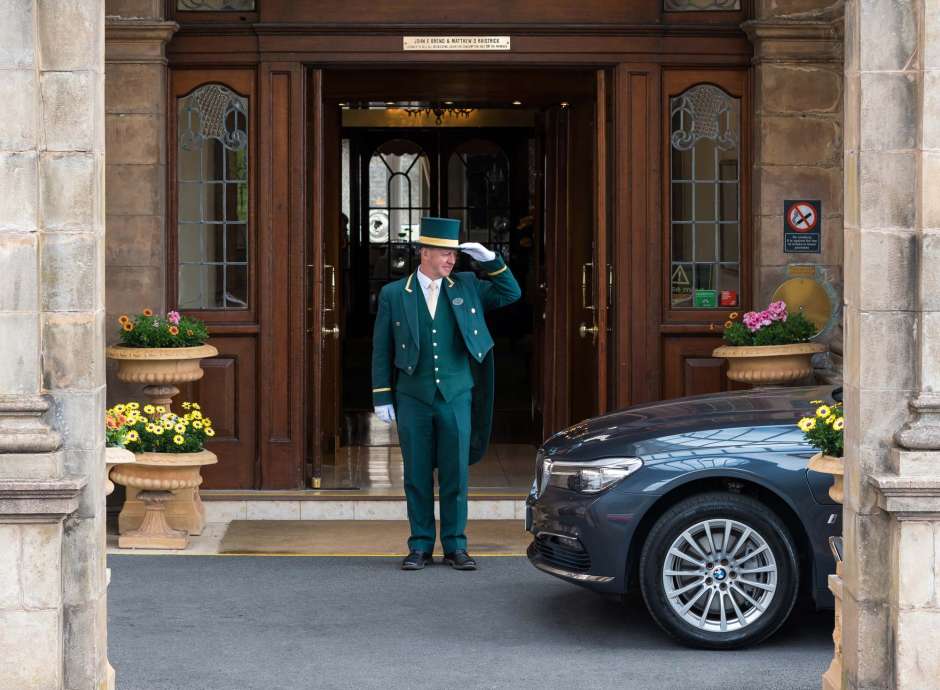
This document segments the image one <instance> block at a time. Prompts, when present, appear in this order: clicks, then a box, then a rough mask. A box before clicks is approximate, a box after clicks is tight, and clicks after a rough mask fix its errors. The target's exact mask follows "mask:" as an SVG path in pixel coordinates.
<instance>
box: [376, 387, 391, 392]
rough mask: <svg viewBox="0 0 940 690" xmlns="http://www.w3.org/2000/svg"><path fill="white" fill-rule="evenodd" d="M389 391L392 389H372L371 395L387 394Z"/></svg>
mask: <svg viewBox="0 0 940 690" xmlns="http://www.w3.org/2000/svg"><path fill="white" fill-rule="evenodd" d="M390 390H392V389H391V388H373V389H372V392H373V393H387V392H389V391H390Z"/></svg>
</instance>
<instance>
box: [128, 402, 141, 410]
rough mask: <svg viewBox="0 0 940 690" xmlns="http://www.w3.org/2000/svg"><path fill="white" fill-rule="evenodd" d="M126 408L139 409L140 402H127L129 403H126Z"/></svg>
mask: <svg viewBox="0 0 940 690" xmlns="http://www.w3.org/2000/svg"><path fill="white" fill-rule="evenodd" d="M127 408H128V409H130V410H139V409H140V403H139V402H129V403H127Z"/></svg>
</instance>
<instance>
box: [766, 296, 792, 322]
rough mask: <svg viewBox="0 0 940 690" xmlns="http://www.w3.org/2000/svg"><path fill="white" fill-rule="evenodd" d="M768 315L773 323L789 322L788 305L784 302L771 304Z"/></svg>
mask: <svg viewBox="0 0 940 690" xmlns="http://www.w3.org/2000/svg"><path fill="white" fill-rule="evenodd" d="M767 314H769V316H770V318H771V319H772V320H773V321H786V320H787V303H786V302H784V301H783V300H779V301H777V302H771V303H770V305H768V307H767Z"/></svg>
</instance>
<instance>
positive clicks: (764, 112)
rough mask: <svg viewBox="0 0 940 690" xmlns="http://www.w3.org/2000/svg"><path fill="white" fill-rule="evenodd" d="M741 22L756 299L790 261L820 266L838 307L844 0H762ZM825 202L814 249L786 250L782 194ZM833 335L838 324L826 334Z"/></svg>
mask: <svg viewBox="0 0 940 690" xmlns="http://www.w3.org/2000/svg"><path fill="white" fill-rule="evenodd" d="M755 9H756V12H755V19H754V20H753V21H750V22H747V23H746V24H745V25H744V29H745V30H746V31H747V32H748V35H749V36H750V38H751V40H752V41H753V43H754V124H753V131H754V161H753V163H754V165H753V175H752V180H753V190H754V192H753V199H752V209H753V216H752V219H753V231H754V236H755V254H754V266H755V272H754V275H755V278H754V281H755V284H754V295H755V300H754V302H755V307H760V306H762V305H766V304H767V303H768V302H769V301H770V299H771V297H772V295H773V293H774V291H775V290H776V289H777V287H779V286H780V284H781V283H783V282H784V281H785V280H787V279H788V278H789V277H791V276H790V275H789V266H790V265H792V264H812V265H814V266H817V267H818V268H817V277H818V278H819V279H822V280H823V281H824V282H825V283H827V284H828V285H829V287H830V288H831V290H832V291H833V294H834V295H835V298H836V304H834V305H833V306H834V307H835V308H836V309H838V306H839V303H840V302H841V290H842V255H843V247H842V221H843V210H842V127H843V125H842V119H843V111H842V101H843V86H842V82H843V76H842V15H841V2H829V1H827V0H815V1H814V0H759V1H758V2H757V3H756V8H755ZM801 198H806V199H819V200H820V201H821V202H822V221H821V222H822V246H821V253H820V254H787V253H784V251H783V223H784V219H783V203H784V201H785V200H786V199H801ZM823 339H825V340H827V341H829V342H833V341H836V344H837V349H841V348H840V347H838V345H839V342H840V340H841V330H840V329H839V328H838V326H837V324H836V327H835V328H832V329H830V330H829V331H827V332H826V333H825V334H824V335H823Z"/></svg>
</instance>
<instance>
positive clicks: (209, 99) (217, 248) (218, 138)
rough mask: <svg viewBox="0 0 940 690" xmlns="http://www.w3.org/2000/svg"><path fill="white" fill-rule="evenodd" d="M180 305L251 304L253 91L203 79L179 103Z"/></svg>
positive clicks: (237, 306) (232, 306)
mask: <svg viewBox="0 0 940 690" xmlns="http://www.w3.org/2000/svg"><path fill="white" fill-rule="evenodd" d="M177 116H178V127H177V132H178V137H177V157H176V158H177V224H178V236H177V237H178V239H177V247H178V254H177V256H178V260H179V295H178V306H179V307H180V308H181V309H247V308H248V99H247V98H244V97H242V96H239V95H238V94H236V93H234V92H233V91H231V90H230V89H227V88H226V87H224V86H222V85H220V84H207V85H205V86H201V87H199V88H198V89H196V90H195V91H193V92H192V93H190V94H189V95H187V96H185V97H183V98H180V99H179V102H178V107H177Z"/></svg>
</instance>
